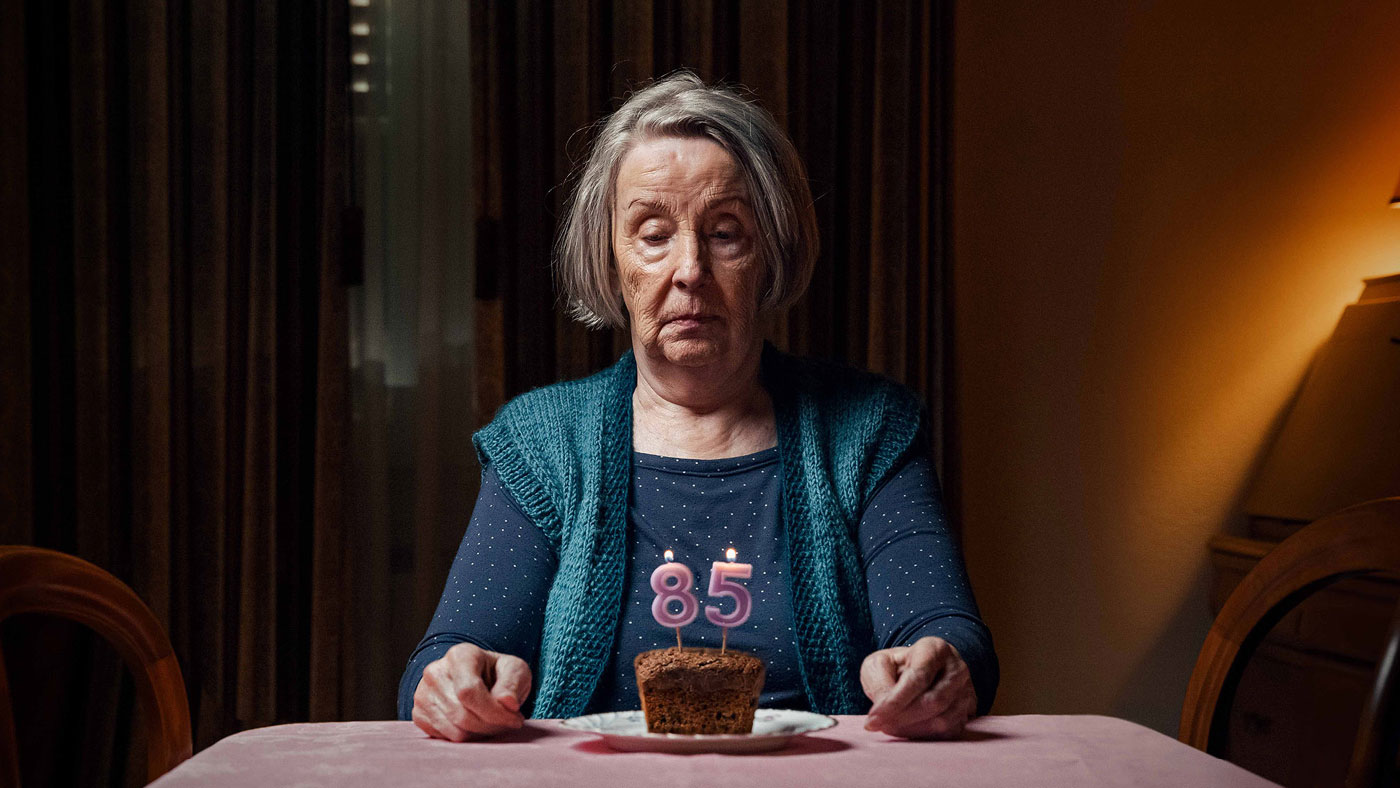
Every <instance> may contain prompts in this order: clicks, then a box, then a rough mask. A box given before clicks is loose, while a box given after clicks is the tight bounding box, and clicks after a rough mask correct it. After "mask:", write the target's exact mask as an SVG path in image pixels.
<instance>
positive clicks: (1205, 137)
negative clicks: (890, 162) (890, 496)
mask: <svg viewBox="0 0 1400 788" xmlns="http://www.w3.org/2000/svg"><path fill="white" fill-rule="evenodd" d="M1094 5H1095V4H1088V3H1083V4H1073V3H1067V2H1025V3H1009V2H984V1H982V0H976V1H972V0H968V1H965V2H959V3H958V4H957V13H956V29H957V38H956V45H955V46H956V50H955V64H956V66H955V70H956V74H955V94H954V95H955V110H954V123H955V128H954V193H953V199H954V236H955V242H956V275H955V288H956V310H955V311H956V320H957V353H958V383H959V391H958V394H959V396H960V398H961V403H960V406H961V409H962V410H961V428H962V441H963V444H962V469H963V483H964V490H963V494H964V505H963V512H962V515H963V526H964V532H965V535H966V549H967V555H968V564H969V568H970V571H971V573H972V578H973V582H974V584H975V587H976V591H977V594H978V598H979V601H980V602H981V604H982V607H983V612H984V614H985V615H986V617H987V619H988V621H989V623H990V624H991V626H992V630H993V634H994V635H995V637H996V639H997V645H998V650H999V652H1000V654H1001V659H1002V685H1001V691H1000V694H999V696H998V700H997V704H996V709H995V710H996V712H997V713H1004V714H1012V713H1032V712H1034V713H1106V714H1114V715H1118V716H1123V717H1127V718H1130V719H1134V720H1138V721H1140V722H1143V723H1145V724H1149V725H1152V726H1154V727H1156V728H1158V729H1159V730H1163V731H1168V732H1171V733H1172V734H1173V735H1174V734H1175V731H1176V723H1177V718H1178V715H1179V713H1180V704H1181V698H1182V696H1183V694H1184V692H1185V686H1186V681H1187V678H1188V676H1189V675H1190V671H1191V667H1192V665H1193V663H1194V659H1195V654H1196V650H1197V649H1198V648H1199V647H1200V644H1201V642H1202V640H1203V639H1204V636H1205V631H1206V629H1207V628H1208V627H1209V623H1210V621H1209V614H1208V610H1207V606H1206V598H1205V590H1206V582H1207V579H1208V577H1209V564H1208V560H1207V554H1206V540H1207V539H1208V538H1209V537H1210V536H1211V535H1212V534H1215V533H1218V532H1222V531H1228V532H1236V533H1238V532H1240V531H1241V530H1242V518H1241V514H1240V509H1239V501H1240V498H1241V496H1242V494H1243V491H1244V488H1245V485H1246V484H1247V483H1248V481H1249V479H1250V476H1251V473H1252V469H1253V467H1254V465H1255V463H1256V461H1257V459H1258V457H1259V455H1260V452H1261V451H1262V450H1264V449H1265V448H1266V447H1267V445H1268V441H1269V439H1270V437H1271V435H1272V434H1273V431H1274V429H1275V428H1276V425H1277V421H1278V419H1279V417H1280V415H1281V414H1282V412H1283V410H1284V409H1285V407H1286V405H1287V403H1288V401H1289V398H1290V397H1291V396H1292V394H1293V393H1294V392H1295V391H1296V389H1297V387H1298V384H1299V382H1300V381H1301V378H1302V376H1303V374H1304V372H1305V370H1306V367H1307V364H1308V363H1309V360H1310V359H1311V357H1312V354H1313V353H1314V352H1315V351H1316V349H1317V347H1318V346H1319V344H1320V343H1321V342H1323V341H1324V340H1325V339H1326V337H1327V335H1328V333H1329V332H1330V331H1331V328H1332V326H1333V325H1334V324H1335V322H1336V320H1337V318H1338V316H1339V315H1340V313H1341V310H1342V307H1343V306H1344V305H1345V304H1347V303H1349V302H1351V301H1353V300H1354V299H1355V297H1356V295H1357V294H1358V293H1359V292H1360V288H1361V278H1362V277H1366V276H1376V275H1381V274H1387V273H1393V272H1397V271H1400V211H1391V210H1388V209H1386V208H1385V207H1384V206H1385V202H1386V200H1387V199H1388V198H1389V197H1390V195H1391V193H1392V189H1393V188H1394V186H1395V182H1396V179H1397V176H1400V46H1397V42H1400V2H1393V0H1387V1H1385V2H1381V1H1379V0H1378V1H1377V2H1369V3H1368V2H1330V1H1329V2H1317V1H1316V0H1305V1H1301V2H1300V1H1297V0H1294V1H1292V2H1226V3H1218V2H1173V3H1118V4H1098V5H1099V6H1112V7H1113V8H1114V10H1111V11H1095V10H1092V9H1091V6H1094Z"/></svg>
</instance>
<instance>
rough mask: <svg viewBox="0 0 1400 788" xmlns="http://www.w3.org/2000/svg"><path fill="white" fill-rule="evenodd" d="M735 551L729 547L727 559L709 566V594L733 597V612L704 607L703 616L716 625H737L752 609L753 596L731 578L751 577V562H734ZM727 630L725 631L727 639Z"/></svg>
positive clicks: (746, 618)
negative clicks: (727, 612)
mask: <svg viewBox="0 0 1400 788" xmlns="http://www.w3.org/2000/svg"><path fill="white" fill-rule="evenodd" d="M736 554H737V552H736V551H735V550H734V548H732V547H731V548H729V550H728V551H727V552H726V556H727V557H728V558H729V560H728V561H716V562H714V564H713V565H712V566H711V567H710V596H712V597H713V596H731V597H734V612H732V613H729V614H727V615H726V614H724V613H721V612H719V607H718V606H717V605H716V606H714V607H709V606H707V607H706V608H705V618H708V619H709V620H710V623H711V624H714V625H715V626H717V627H724V628H725V629H726V630H728V628H729V627H737V626H739V625H740V624H742V623H744V622H745V621H748V620H749V612H750V611H751V610H752V609H753V598H752V597H750V596H749V590H748V589H747V588H745V587H744V586H743V585H742V584H740V583H736V582H734V581H733V580H732V579H731V578H735V577H742V578H745V579H747V578H750V577H753V564H737V563H734V556H735V555H736ZM728 634H729V633H728V632H727V631H726V632H725V635H726V638H725V639H726V640H728V637H727V636H728Z"/></svg>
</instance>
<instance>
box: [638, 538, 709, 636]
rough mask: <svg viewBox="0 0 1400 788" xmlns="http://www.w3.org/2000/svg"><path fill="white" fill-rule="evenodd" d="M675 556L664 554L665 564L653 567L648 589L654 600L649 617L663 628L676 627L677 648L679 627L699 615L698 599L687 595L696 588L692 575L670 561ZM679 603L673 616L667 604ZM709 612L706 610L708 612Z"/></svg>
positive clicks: (681, 565) (682, 566)
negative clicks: (692, 588)
mask: <svg viewBox="0 0 1400 788" xmlns="http://www.w3.org/2000/svg"><path fill="white" fill-rule="evenodd" d="M674 555H675V554H674V553H672V552H671V551H670V550H667V551H666V563H664V564H662V565H661V566H658V567H656V569H655V570H653V571H652V573H651V590H652V591H655V592H656V599H653V600H652V601H651V617H652V618H654V619H656V623H658V624H660V625H661V626H663V627H675V629H676V648H680V647H681V627H683V626H686V625H688V624H689V623H690V622H692V621H694V620H695V617H696V616H697V615H699V614H700V600H698V599H696V598H695V595H694V594H692V593H690V589H691V587H692V586H694V585H695V575H693V574H691V573H690V567H688V566H686V565H685V564H677V563H674V562H673V561H672V558H673V557H674ZM672 599H675V600H678V601H679V602H680V603H681V609H680V612H678V613H672V612H671V609H670V607H669V606H668V603H669V602H670V601H671V600H672ZM707 612H708V611H707Z"/></svg>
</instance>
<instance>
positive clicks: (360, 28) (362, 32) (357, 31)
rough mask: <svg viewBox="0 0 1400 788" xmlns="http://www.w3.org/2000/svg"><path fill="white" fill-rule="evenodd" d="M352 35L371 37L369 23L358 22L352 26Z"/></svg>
mask: <svg viewBox="0 0 1400 788" xmlns="http://www.w3.org/2000/svg"><path fill="white" fill-rule="evenodd" d="M350 35H352V36H367V35H369V22H356V23H355V24H353V25H351V26H350Z"/></svg>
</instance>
